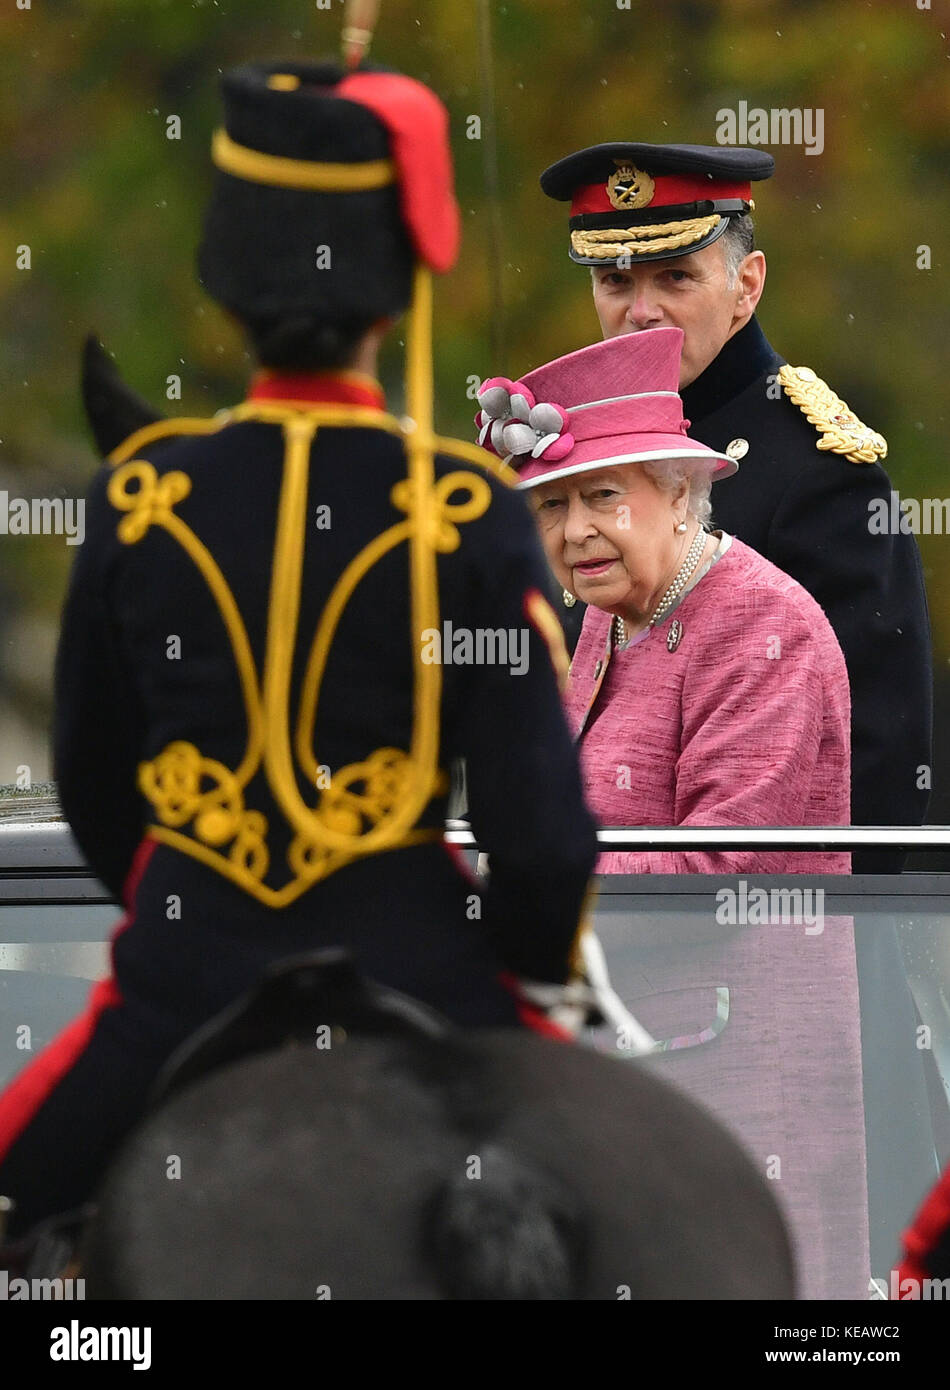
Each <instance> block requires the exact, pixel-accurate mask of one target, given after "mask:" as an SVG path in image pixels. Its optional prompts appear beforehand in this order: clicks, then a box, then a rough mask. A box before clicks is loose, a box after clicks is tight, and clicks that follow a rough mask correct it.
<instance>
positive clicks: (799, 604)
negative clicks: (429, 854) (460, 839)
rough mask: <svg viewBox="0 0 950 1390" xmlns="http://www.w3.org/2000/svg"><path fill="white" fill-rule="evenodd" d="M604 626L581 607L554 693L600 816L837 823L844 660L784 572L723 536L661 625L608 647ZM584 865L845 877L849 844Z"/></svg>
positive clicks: (842, 775) (620, 821)
mask: <svg viewBox="0 0 950 1390" xmlns="http://www.w3.org/2000/svg"><path fill="white" fill-rule="evenodd" d="M674 623H678V624H679V631H680V634H681V635H680V640H679V643H678V645H676V646H675V649H674V650H672V651H671V650H670V647H671V645H672V642H670V641H669V640H668V638H669V637H670V633H671V629H672V628H673V624H674ZM610 628H611V617H610V614H608V613H603V612H601V611H600V610H599V609H597V608H588V610H587V613H586V615H585V618H584V627H583V630H582V632H581V637H580V641H579V642H578V644H577V650H576V652H575V654H574V660H573V662H572V663H571V680H570V687H569V690H568V695H567V715H568V722H569V724H570V725H571V729H572V732H573V733H574V735H575V737H577V736H580V737H581V745H580V747H581V761H582V765H583V778H584V791H585V795H586V797H587V803H588V805H589V806H590V808H591V810H592V811H593V812H594V815H595V816H596V817H597V819H598V821H599V822H600V824H601V825H602V826H624V825H667V826H672V825H703V826H715V825H721V826H742V825H847V824H848V823H849V822H850V818H851V817H850V805H851V803H850V795H851V793H850V785H851V767H850V732H849V731H850V722H851V700H850V694H849V689H848V672H847V667H846V666H845V662H844V657H843V656H842V654H841V648H840V647H839V646H838V640H837V638H836V637H835V635H834V632H833V631H832V629H831V625H830V623H829V622H828V619H827V618H826V617H825V615H824V613H823V612H822V611H821V609H820V608H819V606H818V604H817V603H816V602H815V600H814V599H813V598H812V597H811V595H810V594H808V593H807V592H806V591H805V590H804V589H803V588H802V587H801V585H800V584H798V583H797V582H796V581H795V580H794V579H791V578H790V577H789V576H788V575H787V574H783V572H782V571H781V570H780V569H777V568H776V566H775V565H773V564H771V563H770V562H769V561H768V560H765V559H763V558H762V556H761V555H758V554H756V552H755V551H754V550H750V548H749V547H748V546H747V545H743V543H742V542H741V541H738V540H733V541H732V544H731V546H730V547H729V549H728V550H727V551H726V553H725V555H723V556H722V558H721V559H719V560H718V561H717V562H716V563H715V564H714V565H713V566H712V568H711V569H710V571H709V573H708V574H707V575H705V577H704V578H703V579H702V580H701V581H700V582H699V584H697V585H696V587H695V588H694V589H691V590H690V591H689V593H688V594H687V595H686V596H685V598H684V599H682V601H681V602H680V603H679V605H678V606H677V607H676V609H674V611H673V612H672V613H671V614H670V615H669V617H668V618H667V619H666V620H665V621H664V622H662V623H660V624H659V625H658V626H657V627H655V628H648V629H646V631H645V632H644V633H642V634H639V635H638V636H637V637H634V639H633V641H632V642H631V643H630V645H629V646H628V647H627V648H626V649H624V650H622V651H616V652H614V653H613V654H611V650H610V648H611V641H610ZM598 869H599V871H600V872H601V873H653V874H663V873H666V874H669V873H760V874H764V873H772V874H775V873H802V874H803V873H841V874H846V873H849V872H850V869H851V856H850V855H849V854H841V853H837V854H820V853H812V852H801V851H800V852H798V853H792V852H787V851H778V852H776V851H770V852H736V853H729V854H702V853H665V852H660V853H643V854H637V853H622V854H620V853H618V854H614V853H610V854H604V855H602V856H601V859H600V861H599V863H598Z"/></svg>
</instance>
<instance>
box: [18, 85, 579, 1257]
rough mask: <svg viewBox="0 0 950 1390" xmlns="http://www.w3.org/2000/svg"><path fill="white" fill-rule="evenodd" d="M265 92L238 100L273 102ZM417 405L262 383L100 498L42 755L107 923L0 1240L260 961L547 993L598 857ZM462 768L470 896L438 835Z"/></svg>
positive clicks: (441, 455)
mask: <svg viewBox="0 0 950 1390" xmlns="http://www.w3.org/2000/svg"><path fill="white" fill-rule="evenodd" d="M268 72H269V70H264V72H263V74H262V75H260V74H258V73H256V72H252V73H251V74H250V79H248V74H247V73H246V72H245V74H244V75H243V76H242V78H241V83H240V84H239V90H238V97H240V98H241V99H242V100H243V97H244V94H245V89H246V88H247V86H248V84H249V83H250V87H251V89H252V96H253V98H254V101H255V102H258V103H260V102H261V101H265V102H270V100H271V98H270V96H269V95H268V91H270V90H272V89H273V79H272V76H268ZM392 76H395V75H392ZM263 79H266V82H265V80H263ZM302 80H306V74H304V77H303V79H302ZM282 81H283V82H284V83H285V84H286V83H287V82H288V81H289V79H288V78H282ZM349 81H350V88H349V97H348V100H343V101H340V102H335V103H334V102H333V101H332V98H331V97H327V96H326V95H325V93H326V89H327V85H328V78H327V75H326V73H325V72H324V71H321V72H320V73H319V85H317V86H316V87H315V91H316V93H317V95H316V97H315V98H314V101H315V102H316V103H318V104H319V103H320V102H325V101H329V102H330V110H331V115H332V117H333V120H331V121H330V126H331V131H332V130H334V129H337V130H338V127H334V121H337V120H339V121H345V120H346V119H347V117H348V113H347V110H346V108H348V107H350V106H352V107H353V109H354V110H355V111H357V113H358V114H360V118H361V119H362V118H363V117H362V108H360V107H358V106H356V105H355V102H356V100H357V95H356V94H359V95H362V93H363V92H364V91H368V93H369V97H370V99H372V100H373V101H376V99H377V98H378V97H379V95H380V91H382V93H383V98H384V99H385V100H388V99H389V97H388V93H389V92H390V90H392V88H393V85H394V84H393V83H392V81H391V78H390V75H388V74H387V75H386V78H385V80H384V81H383V82H382V83H381V84H377V83H376V82H375V79H374V80H371V81H370V82H368V83H362V84H361V83H356V84H355V85H354V84H353V80H352V79H350V80H349ZM416 85H417V84H416ZM265 88H266V89H267V90H265ZM422 90H423V91H424V90H425V89H422ZM288 91H289V87H288V86H286V85H284V86H283V87H282V88H281V89H280V99H281V100H283V99H284V96H285V94H286V93H287V92H288ZM396 92H397V95H398V97H399V101H400V103H401V107H402V109H403V110H405V107H406V105H410V106H411V105H412V103H413V102H416V100H417V98H416V96H415V94H414V93H413V92H412V91H411V90H410V91H409V92H408V94H407V92H406V89H405V87H403V86H399V85H398V84H396ZM428 96H429V97H431V94H428ZM306 100H307V101H309V98H307V99H306ZM432 100H433V101H434V98H432ZM238 105H239V114H240V113H243V114H244V118H245V122H247V120H248V119H249V118H248V116H247V109H251V107H250V105H249V106H248V108H247V109H245V107H244V106H243V105H241V104H240V102H238ZM314 109H316V108H311V107H310V106H309V105H306V104H305V110H304V115H305V116H308V115H312V113H313V110H314ZM341 110H342V114H341ZM416 119H417V121H418V119H419V118H418V115H417V117H416ZM282 124H283V122H281V125H282ZM318 124H319V122H318ZM245 129H246V131H247V132H248V133H246V134H245V137H244V138H245V140H248V139H250V138H251V133H252V132H250V130H249V128H248V127H247V126H245ZM299 130H300V126H299V124H297V123H294V125H293V132H294V135H295V138H296V137H297V136H299ZM250 153H252V154H253V153H254V152H253V151H252V152H250ZM241 158H242V159H243V160H244V162H245V165H246V166H247V173H248V178H252V177H253V176H254V174H255V173H259V174H261V175H262V176H263V175H269V174H270V173H271V170H272V167H273V166H272V165H270V164H269V163H267V162H264V163H263V164H261V163H260V162H258V163H256V164H255V162H254V161H253V160H251V159H249V158H248V151H247V150H245V151H244V153H243V155H241ZM264 159H265V161H266V159H267V156H266V155H265V156H264ZM281 167H282V166H281ZM308 167H309V166H308ZM316 167H317V168H318V170H319V171H320V174H319V176H320V177H323V171H324V170H325V166H324V165H322V164H319V165H317V166H316ZM341 167H343V166H341ZM375 167H376V169H377V172H378V167H379V166H378V162H377V166H375ZM385 172H386V170H385V167H384V168H383V173H385ZM358 173H360V174H362V171H361V170H359V169H358ZM346 176H347V174H346V169H345V167H344V168H343V174H342V175H341V174H339V173H336V172H335V173H334V178H336V179H339V178H340V177H346ZM229 177H230V176H229ZM386 191H387V193H389V192H390V190H389V189H387V190H386ZM242 196H246V195H242ZM359 196H360V197H364V196H365V195H363V194H360V195H359ZM443 196H444V195H443ZM219 213H220V208H219ZM311 215H312V214H311ZM235 234H236V233H235ZM272 234H273V235H276V234H277V232H276V230H273V232H272ZM307 236H308V237H309V239H310V240H312V237H313V229H312V230H311V231H309V232H308V233H307ZM248 254H250V253H248ZM265 269H266V267H265ZM371 269H372V267H367V268H366V274H367V277H368V278H369V279H370V281H371V280H372V275H371ZM418 284H419V281H418V276H417V280H416V285H417V291H418ZM289 286H290V290H291V291H292V292H295V290H296V286H297V281H296V279H295V278H294V277H293V276H291V278H290V281H289ZM334 290H335V292H336V293H337V294H338V295H339V294H340V293H341V285H340V283H337V284H335V286H334ZM317 292H318V293H319V292H320V290H319V285H318V290H317ZM420 312H424V311H420V309H419V304H418V300H417V299H414V301H413V310H412V315H413V317H412V318H411V321H410V338H412V335H413V334H418V333H420V332H423V331H424V329H423V327H421V326H420V324H421V322H424V321H422V320H420V317H419V315H420ZM423 355H424V354H423ZM414 370H415V371H416V373H417V375H418V373H419V371H420V355H419V354H418V353H417V354H416V358H415V367H414ZM425 394H426V393H425V389H424V385H423V390H422V392H421V394H418V395H417V399H416V402H415V407H414V408H415V426H414V427H412V425H410V426H408V427H407V428H408V429H409V430H410V432H409V433H408V434H407V433H406V432H405V431H404V429H403V428H402V426H401V425H400V424H399V422H397V421H396V420H395V419H393V417H391V416H390V415H388V414H386V412H385V410H384V408H383V402H382V393H381V391H380V389H379V387H378V386H377V385H376V383H375V382H373V381H372V380H371V379H369V378H366V377H363V376H361V375H360V374H358V373H353V372H347V371H343V372H320V373H304V372H302V373H296V374H295V375H292V376H291V375H288V374H282V373H279V372H270V373H267V374H264V375H262V377H260V378H259V379H258V380H257V382H256V384H255V387H254V389H253V390H252V392H251V398H250V399H249V401H248V402H246V403H245V404H244V405H242V406H239V407H237V408H236V409H235V410H234V411H232V412H229V413H226V414H224V415H222V416H218V417H216V418H215V419H214V420H211V421H194V422H187V421H179V422H174V421H171V422H162V423H159V424H156V425H151V426H147V427H146V428H145V429H143V430H141V431H139V432H138V433H137V434H136V435H134V436H133V437H132V438H131V439H130V440H128V441H127V442H126V443H125V444H124V445H122V446H121V447H120V448H119V449H118V450H116V451H115V453H114V454H113V455H112V457H111V459H110V462H109V464H108V465H107V466H106V467H105V468H104V469H103V470H102V471H101V472H100V473H99V474H98V476H97V477H96V479H95V482H94V484H93V487H92V490H91V492H90V495H89V498H88V504H87V521H86V540H85V544H84V545H83V547H82V551H81V553H80V556H79V558H78V561H77V564H76V566H75V569H74V572H73V575H72V580H71V584H70V590H69V597H68V601H67V605H66V610H65V614H64V618H63V627H62V636H61V642H60V648H59V655H58V663H57V674H56V729H55V744H56V748H55V762H56V775H57V779H58V782H59V787H60V794H61V798H62V803H63V807H64V810H65V813H66V815H67V818H68V819H69V821H70V824H71V826H72V828H73V830H74V832H75V834H76V837H77V839H78V841H79V844H80V846H81V848H82V849H83V852H84V853H85V855H86V856H87V859H88V861H89V863H90V865H91V866H92V868H93V869H94V870H95V871H96V872H97V873H98V874H99V875H100V877H101V878H102V879H103V880H104V882H105V883H106V884H108V885H109V887H110V888H112V890H113V891H114V892H115V893H116V894H117V895H119V894H120V893H121V894H122V896H123V898H124V901H125V904H126V907H127V915H126V917H125V918H124V919H123V921H122V922H121V923H120V925H119V927H118V930H117V932H116V934H115V937H114V941H113V973H112V975H111V977H110V978H109V979H108V980H106V981H104V982H102V983H101V984H100V985H98V986H97V987H96V989H95V990H94V992H93V996H92V999H91V1001H90V1006H89V1009H88V1011H87V1013H86V1014H85V1015H84V1016H83V1017H82V1018H81V1019H79V1020H77V1022H76V1023H74V1024H73V1025H72V1026H71V1027H70V1028H68V1029H67V1030H66V1032H65V1033H64V1034H62V1035H61V1036H60V1038H58V1039H57V1040H56V1041H55V1042H54V1043H53V1044H51V1046H50V1047H49V1048H48V1049H47V1050H46V1052H44V1053H43V1054H41V1056H40V1057H39V1058H37V1059H36V1061H35V1062H34V1064H33V1065H32V1066H31V1067H30V1068H28V1069H27V1070H26V1071H25V1072H24V1073H22V1074H21V1075H20V1077H18V1078H17V1079H16V1080H15V1081H14V1082H13V1084H12V1086H11V1087H10V1088H9V1089H8V1091H7V1092H6V1093H5V1095H4V1096H3V1097H2V1098H0V1192H2V1193H5V1194H8V1195H9V1196H12V1197H13V1199H14V1201H15V1203H16V1208H15V1212H14V1219H13V1222H12V1223H11V1230H12V1231H14V1232H22V1231H23V1230H25V1229H26V1228H27V1227H28V1226H29V1225H30V1224H31V1223H32V1222H34V1221H35V1220H37V1219H39V1218H41V1217H42V1216H44V1215H46V1214H48V1213H50V1212H54V1211H58V1210H63V1209H65V1208H67V1207H70V1206H73V1205H75V1204H77V1203H78V1202H80V1201H82V1200H83V1199H85V1198H86V1197H88V1196H89V1195H90V1193H91V1192H92V1190H93V1188H94V1185H95V1183H96V1181H97V1179H98V1177H99V1175H100V1174H101V1172H102V1169H103V1167H104V1165H105V1163H106V1161H107V1160H108V1158H109V1156H110V1154H111V1153H112V1151H113V1150H114V1148H115V1145H116V1143H117V1141H118V1140H119V1139H120V1138H121V1137H122V1135H123V1134H124V1133H125V1132H127V1130H128V1129H129V1128H130V1127H131V1125H132V1124H133V1123H134V1122H135V1121H136V1119H137V1118H138V1117H139V1115H140V1114H141V1113H142V1111H143V1110H144V1107H145V1103H146V1099H147V1095H148V1091H149V1088H150V1085H151V1082H152V1080H153V1079H154V1077H155V1075H156V1073H157V1072H158V1070H159V1069H160V1067H161V1066H162V1064H163V1062H164V1061H165V1060H166V1059H167V1058H168V1056H169V1054H170V1053H171V1052H172V1051H173V1049H175V1048H176V1046H178V1045H179V1044H180V1043H181V1042H182V1040H183V1039H185V1038H186V1037H187V1036H188V1035H189V1034H190V1033H191V1032H192V1031H193V1030H194V1029H195V1028H196V1027H198V1026H199V1025H200V1024H202V1023H203V1022H205V1021H206V1020H207V1019H208V1018H209V1017H211V1016H212V1015H213V1014H214V1013H216V1012H217V1011H218V1010H220V1009H221V1008H223V1007H224V1006H226V1005H228V1004H229V1003H231V1002H232V1001H233V1000H234V999H235V998H236V997H237V996H239V995H241V994H242V993H243V992H245V991H246V990H247V989H249V988H250V987H251V986H252V985H253V984H254V983H255V982H256V981H257V980H258V979H259V978H260V976H261V974H262V972H263V971H264V970H265V969H266V968H267V967H268V965H269V964H270V963H272V962H274V961H275V960H277V959H280V958H281V957H287V956H293V955H296V954H298V953H301V952H304V951H310V950H313V949H315V948H319V947H321V946H334V947H343V948H346V949H347V950H348V951H349V952H350V953H351V954H352V956H353V958H354V960H355V962H356V964H357V966H358V967H359V968H360V969H361V970H363V971H364V972H365V973H366V974H367V975H369V976H371V977H374V978H375V979H377V980H379V981H381V982H382V983H385V984H387V985H390V986H394V987H396V988H398V989H400V990H403V991H405V992H407V993H409V994H411V995H415V996H417V997H418V998H420V999H422V1000H424V1001H426V1002H427V1003H429V1004H431V1005H434V1006H436V1007H437V1008H438V1009H440V1010H441V1011H442V1012H443V1013H444V1014H446V1015H447V1016H448V1017H449V1018H451V1019H453V1020H455V1021H456V1022H458V1023H461V1024H466V1025H504V1024H517V1023H518V1022H519V1020H520V1019H521V1018H522V1017H523V1010H522V1006H521V1005H520V1002H519V999H518V997H517V995H516V992H515V991H514V989H513V986H512V982H511V981H510V980H509V979H508V978H507V975H510V976H524V977H528V978H533V979H538V980H545V981H564V980H565V979H566V978H567V976H568V974H569V972H570V965H571V958H572V950H573V944H574V939H575V936H576V932H577V928H578V920H579V915H580V910H581V906H582V902H583V898H584V893H585V889H586V885H587V880H588V877H589V875H590V872H591V870H592V868H593V864H594V859H595V855H596V839H595V834H594V826H593V823H592V821H591V819H590V816H589V815H588V813H587V811H586V809H585V807H584V804H583V800H582V796H581V790H580V780H579V776H578V772H577V767H576V761H575V756H574V752H573V749H572V747H571V743H570V738H569V735H568V732H567V728H566V725H565V723H564V719H563V716H562V713H561V707H560V696H559V691H558V682H557V678H556V674H555V662H558V661H560V662H561V664H562V665H563V668H564V671H565V672H566V654H565V653H564V651H563V644H562V642H561V639H560V631H559V628H558V625H557V621H556V618H555V617H554V615H553V613H552V611H551V610H550V608H549V607H548V606H547V604H546V602H545V601H544V599H543V598H542V597H541V593H540V591H541V590H542V589H543V587H544V584H545V567H544V562H543V558H542V556H541V552H540V549H539V548H538V545H537V541H536V538H535V535H534V528H533V523H532V521H531V518H530V516H529V514H528V511H527V508H526V507H525V505H524V502H523V499H522V498H521V497H520V496H518V494H517V493H516V492H515V491H513V490H512V489H511V488H510V487H509V484H508V482H507V480H506V478H505V476H504V474H505V470H504V469H503V468H498V466H497V462H496V461H493V460H492V459H491V457H490V456H489V455H487V454H485V453H483V452H482V451H481V450H479V449H476V448H474V447H472V446H471V445H465V444H454V443H453V442H452V441H443V440H436V439H434V438H433V437H432V436H431V435H430V434H429V433H428V429H429V426H428V424H427V421H426V418H425V407H426V401H425ZM411 397H412V376H411V375H410V404H412V400H411ZM460 757H464V758H465V759H466V760H467V764H468V787H469V798H470V808H471V819H472V825H473V828H474V830H475V832H476V834H477V836H478V838H479V841H480V842H481V844H482V845H483V846H484V847H485V848H486V849H487V850H488V851H489V853H490V855H491V866H492V873H491V881H490V884H489V886H488V887H487V888H486V887H485V885H484V883H482V882H481V881H476V880H474V879H473V878H472V877H471V875H470V874H469V873H468V871H467V870H466V869H465V867H464V865H463V864H462V863H461V862H460V861H459V860H458V859H456V858H453V856H452V855H451V854H450V853H449V852H447V850H446V847H445V845H444V843H443V827H444V821H445V815H446V808H447V796H448V790H449V785H448V777H447V775H446V769H447V768H448V766H449V764H450V761H451V760H452V759H454V758H460ZM506 972H507V975H506ZM54 1155H57V1156H59V1155H61V1156H62V1157H63V1160H64V1161H63V1162H62V1163H61V1164H57V1163H56V1162H54V1161H53V1159H52V1156H54Z"/></svg>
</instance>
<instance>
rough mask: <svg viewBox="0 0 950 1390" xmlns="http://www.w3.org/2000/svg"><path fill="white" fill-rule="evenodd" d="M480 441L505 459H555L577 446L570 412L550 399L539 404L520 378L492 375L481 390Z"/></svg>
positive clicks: (562, 456) (478, 416)
mask: <svg viewBox="0 0 950 1390" xmlns="http://www.w3.org/2000/svg"><path fill="white" fill-rule="evenodd" d="M478 403H479V405H480V406H481V407H482V408H481V410H480V411H479V413H478V414H477V415H476V417H475V424H476V425H477V426H478V429H479V435H478V442H479V444H481V445H482V446H483V448H486V449H491V450H492V451H493V452H494V453H496V454H500V455H501V456H502V457H503V458H506V457H519V456H524V455H525V454H530V455H531V457H532V458H536V459H537V458H544V459H550V460H551V461H552V462H556V461H557V460H558V459H562V458H564V457H565V455H566V454H569V453H570V452H571V450H572V449H573V447H574V436H573V435H572V434H571V433H570V432H569V431H568V429H567V426H568V418H567V411H566V410H562V408H561V407H560V406H559V405H554V404H553V403H552V402H550V401H541V402H540V403H537V402H536V401H535V398H534V396H533V394H532V393H531V391H530V390H529V389H528V387H527V386H525V385H523V384H522V383H521V382H520V381H509V380H508V378H507V377H503V376H493V377H489V379H488V380H487V381H486V382H484V383H483V385H482V388H481V390H480V391H479V393H478Z"/></svg>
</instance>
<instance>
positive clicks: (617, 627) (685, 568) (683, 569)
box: [614, 526, 709, 647]
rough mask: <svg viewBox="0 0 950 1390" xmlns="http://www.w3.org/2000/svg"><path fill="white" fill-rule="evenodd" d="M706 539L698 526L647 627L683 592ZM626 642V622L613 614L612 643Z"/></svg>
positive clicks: (621, 644)
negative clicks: (683, 558)
mask: <svg viewBox="0 0 950 1390" xmlns="http://www.w3.org/2000/svg"><path fill="white" fill-rule="evenodd" d="M708 539H709V536H708V534H707V532H706V531H705V530H704V529H703V528H702V526H700V528H699V530H698V531H697V532H696V535H695V536H694V537H693V543H692V545H691V546H690V548H689V550H688V551H687V552H686V559H685V560H684V561H683V563H682V565H680V567H679V569H678V570H677V572H676V576H675V578H674V580H673V582H672V584H671V585H670V587H669V588H668V589H667V591H666V593H665V594H664V595H663V597H662V598H661V599H660V601H659V603H658V604H657V606H656V608H655V610H654V612H653V617H652V618H651V619H650V621H649V622H648V623H647V627H655V626H656V624H657V623H659V622H662V621H663V619H664V618H665V617H666V615H667V613H668V612H669V611H670V609H671V608H672V606H673V604H674V603H675V602H676V600H677V599H678V598H679V596H680V594H681V593H682V592H683V589H684V588H685V587H686V584H687V583H688V581H689V580H690V579H691V578H692V575H693V571H694V570H695V568H696V566H697V565H698V564H699V558H700V556H701V555H702V553H703V551H704V550H705V548H706V542H707V540H708ZM626 642H627V624H626V623H625V622H624V620H623V618H620V617H618V616H617V615H616V614H615V615H614V645H615V646H617V647H623V646H625V645H626Z"/></svg>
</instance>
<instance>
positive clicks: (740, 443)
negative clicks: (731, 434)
mask: <svg viewBox="0 0 950 1390" xmlns="http://www.w3.org/2000/svg"><path fill="white" fill-rule="evenodd" d="M748 452H749V441H748V440H747V439H734V440H733V441H732V443H731V444H727V445H726V453H727V454H728V455H729V457H730V458H731V459H744V458H745V456H746V454H747V453H748Z"/></svg>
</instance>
